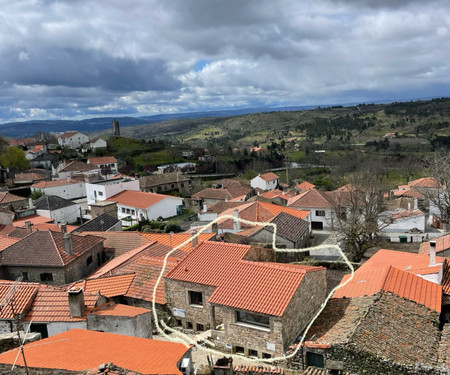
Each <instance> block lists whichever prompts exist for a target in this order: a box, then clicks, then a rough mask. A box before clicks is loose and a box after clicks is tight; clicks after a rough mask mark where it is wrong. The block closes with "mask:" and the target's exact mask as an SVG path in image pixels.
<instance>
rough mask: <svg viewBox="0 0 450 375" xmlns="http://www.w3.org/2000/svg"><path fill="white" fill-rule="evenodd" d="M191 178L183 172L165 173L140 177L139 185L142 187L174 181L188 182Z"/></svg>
mask: <svg viewBox="0 0 450 375" xmlns="http://www.w3.org/2000/svg"><path fill="white" fill-rule="evenodd" d="M189 180H190V178H189V177H188V176H186V175H184V174H182V173H163V174H154V175H151V176H143V177H140V178H139V187H140V188H141V189H146V188H151V187H154V186H158V185H163V184H170V183H174V182H186V181H189Z"/></svg>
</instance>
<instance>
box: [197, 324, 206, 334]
mask: <svg viewBox="0 0 450 375" xmlns="http://www.w3.org/2000/svg"><path fill="white" fill-rule="evenodd" d="M204 330H205V326H204V325H203V324H200V323H197V331H201V332H203V331H204Z"/></svg>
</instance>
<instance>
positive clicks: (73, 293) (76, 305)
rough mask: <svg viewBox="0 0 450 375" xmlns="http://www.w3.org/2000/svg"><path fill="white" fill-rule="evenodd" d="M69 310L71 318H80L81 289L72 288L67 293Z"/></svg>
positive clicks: (82, 303) (82, 312)
mask: <svg viewBox="0 0 450 375" xmlns="http://www.w3.org/2000/svg"><path fill="white" fill-rule="evenodd" d="M68 295H69V310H70V317H71V318H81V317H82V316H83V314H84V309H85V305H84V293H83V289H81V288H78V289H75V287H72V288H70V289H69V291H68Z"/></svg>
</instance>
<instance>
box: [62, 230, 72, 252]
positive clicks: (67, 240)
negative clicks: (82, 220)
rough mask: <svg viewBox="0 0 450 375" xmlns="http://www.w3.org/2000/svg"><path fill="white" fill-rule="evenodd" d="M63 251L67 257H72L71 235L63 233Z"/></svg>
mask: <svg viewBox="0 0 450 375" xmlns="http://www.w3.org/2000/svg"><path fill="white" fill-rule="evenodd" d="M64 251H65V252H66V253H67V254H69V255H73V243H72V235H71V234H70V233H64Z"/></svg>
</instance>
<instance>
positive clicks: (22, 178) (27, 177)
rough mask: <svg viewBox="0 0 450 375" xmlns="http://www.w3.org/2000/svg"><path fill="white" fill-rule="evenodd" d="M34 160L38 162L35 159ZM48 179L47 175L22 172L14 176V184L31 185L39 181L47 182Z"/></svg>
mask: <svg viewBox="0 0 450 375" xmlns="http://www.w3.org/2000/svg"><path fill="white" fill-rule="evenodd" d="M33 160H36V158H35V159H33ZM46 178H47V175H46V173H36V172H22V173H16V175H15V176H14V182H15V183H16V184H17V183H29V182H33V181H38V180H45V179H46Z"/></svg>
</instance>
